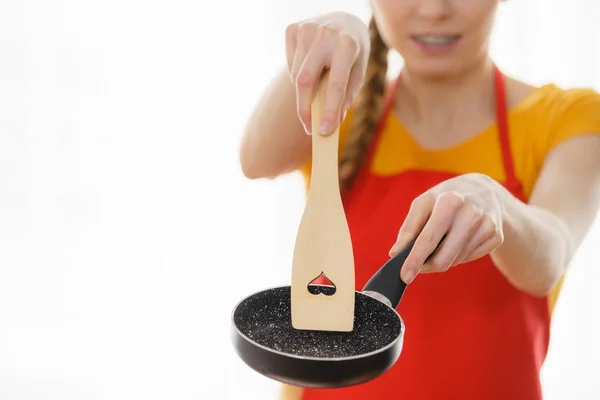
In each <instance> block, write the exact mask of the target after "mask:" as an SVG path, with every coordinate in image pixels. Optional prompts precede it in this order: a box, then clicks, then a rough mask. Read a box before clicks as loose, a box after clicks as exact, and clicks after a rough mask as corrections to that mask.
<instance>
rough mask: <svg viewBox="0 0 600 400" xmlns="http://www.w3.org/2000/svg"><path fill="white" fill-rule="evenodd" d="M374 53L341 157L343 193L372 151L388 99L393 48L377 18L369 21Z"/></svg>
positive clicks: (340, 172) (368, 65)
mask: <svg viewBox="0 0 600 400" xmlns="http://www.w3.org/2000/svg"><path fill="white" fill-rule="evenodd" d="M369 33H370V37H371V53H370V54H369V61H368V64H367V71H366V76H365V80H364V83H363V85H362V87H361V89H360V92H359V93H358V95H357V96H356V103H355V107H354V110H353V117H352V124H351V126H350V129H349V132H348V138H347V140H346V143H345V146H344V148H343V151H342V155H341V157H340V165H339V175H340V189H341V191H342V192H344V191H346V190H348V188H349V187H350V186H351V185H352V183H353V182H354V179H355V178H356V175H357V173H358V171H359V170H360V169H361V168H362V166H363V163H364V161H365V156H366V154H367V152H368V150H369V147H370V145H371V142H372V141H373V137H374V135H375V129H376V127H377V123H378V121H379V118H380V116H381V114H382V112H383V108H384V101H385V87H386V76H387V70H388V53H389V49H388V47H387V45H386V44H385V43H384V41H383V39H382V38H381V35H380V33H379V30H378V29H377V23H376V21H375V18H374V17H372V18H371V21H370V23H369Z"/></svg>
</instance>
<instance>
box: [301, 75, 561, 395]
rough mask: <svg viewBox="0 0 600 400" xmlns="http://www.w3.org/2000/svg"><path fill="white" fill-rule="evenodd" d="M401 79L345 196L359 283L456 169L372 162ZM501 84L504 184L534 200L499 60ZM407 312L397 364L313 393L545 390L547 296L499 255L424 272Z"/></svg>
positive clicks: (409, 293) (411, 289) (403, 311)
mask: <svg viewBox="0 0 600 400" xmlns="http://www.w3.org/2000/svg"><path fill="white" fill-rule="evenodd" d="M397 82H398V80H396V82H395V83H394V85H393V86H392V90H391V91H390V93H389V95H388V99H387V104H386V107H385V112H384V115H383V118H382V120H381V122H380V124H379V128H378V131H377V134H376V136H375V140H374V143H373V144H372V145H371V148H370V150H369V155H368V156H367V164H366V165H365V167H364V168H363V169H362V170H361V172H360V173H359V175H358V177H357V180H356V181H355V183H354V185H353V187H352V188H351V189H350V190H349V192H348V193H347V194H346V195H345V196H344V206H345V209H346V215H347V218H348V224H349V226H350V232H351V236H352V241H353V246H354V253H355V254H354V257H355V263H356V266H357V268H356V272H355V273H356V287H357V288H362V287H363V286H364V284H365V283H366V282H367V280H368V279H369V278H370V277H371V275H372V274H373V273H374V272H375V271H376V270H377V269H378V268H379V267H380V266H381V265H383V264H384V263H385V261H386V260H387V259H388V251H389V249H390V247H391V245H392V244H393V243H394V241H395V240H396V236H397V234H398V230H399V228H400V226H401V224H402V222H403V220H404V219H405V217H406V215H407V213H408V210H409V207H410V205H411V202H412V201H413V199H414V198H416V197H417V196H418V195H420V194H422V193H423V192H425V191H426V190H428V189H430V188H431V187H433V186H435V185H437V184H439V183H440V182H442V181H444V180H447V179H449V178H451V177H453V176H455V175H453V174H450V173H445V172H439V171H428V170H410V171H405V172H402V173H400V174H397V175H393V176H378V175H376V174H374V173H373V172H371V171H370V165H371V161H372V158H373V153H374V151H375V149H376V148H377V144H378V140H379V137H380V136H381V131H383V128H384V126H385V121H386V119H387V116H388V115H389V113H390V110H391V109H392V105H393V101H392V99H393V98H394V96H393V94H394V91H395V88H396V86H397ZM495 91H496V112H497V123H498V132H499V135H500V143H501V148H500V149H499V150H501V151H502V156H503V162H504V170H505V173H506V182H504V186H505V187H506V188H507V189H508V190H510V191H511V192H512V194H513V195H514V196H516V197H517V198H519V199H521V200H524V199H525V196H524V195H523V192H522V189H521V185H520V183H519V182H518V181H517V179H516V177H515V173H514V168H513V163H512V157H511V151H510V145H509V132H508V123H507V106H506V100H505V87H504V78H503V75H502V73H501V72H500V71H499V70H498V69H495ZM474 172H475V171H474ZM398 311H399V313H400V315H401V316H402V318H403V319H404V322H405V324H406V334H405V338H404V347H403V350H402V353H401V355H400V358H399V359H398V362H397V363H396V364H395V365H394V366H393V367H392V368H391V369H390V370H389V371H387V372H386V373H385V374H383V375H382V376H380V377H379V378H376V379H374V380H372V381H370V382H367V383H364V384H361V385H356V386H352V387H348V388H341V389H304V390H303V399H304V400H313V399H327V400H337V399H340V400H341V399H344V400H352V399H361V400H369V399H410V400H426V399H427V400H443V399H460V400H470V399H485V400H496V399H498V400H507V399H510V400H521V399H523V400H525V399H526V400H538V399H541V398H542V393H541V387H540V381H539V372H540V368H541V366H542V362H543V360H544V358H545V356H546V351H547V347H548V341H549V325H550V315H549V311H548V303H547V299H546V298H535V297H533V296H530V295H527V294H525V293H523V292H521V291H519V290H517V289H516V288H514V287H513V286H512V285H511V284H510V283H509V282H508V281H507V280H506V279H505V278H504V277H503V275H501V273H500V272H499V271H498V269H497V268H496V267H495V266H494V264H493V263H492V260H491V259H490V257H489V256H486V257H483V258H481V259H478V260H475V261H472V262H469V263H467V264H462V265H459V266H456V267H453V268H451V269H450V270H449V271H447V272H443V273H433V274H420V275H418V276H417V278H416V279H415V280H414V281H413V283H412V284H410V285H409V286H408V288H407V290H406V294H405V295H404V297H403V299H402V301H401V303H400V305H399V306H398Z"/></svg>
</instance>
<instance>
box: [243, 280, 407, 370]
mask: <svg viewBox="0 0 600 400" xmlns="http://www.w3.org/2000/svg"><path fill="white" fill-rule="evenodd" d="M233 319H234V323H235V325H236V327H237V328H238V330H239V331H240V332H241V333H242V334H243V335H245V336H246V337H247V338H249V339H250V340H252V341H254V342H255V343H257V344H260V345H262V346H264V347H267V348H269V349H272V350H276V351H279V352H282V353H286V354H290V355H296V356H303V357H316V358H343V357H352V356H358V355H362V354H366V353H370V352H374V351H377V350H379V349H382V348H383V347H385V346H387V345H389V344H390V343H392V342H393V341H394V340H395V339H396V338H398V336H399V335H400V333H401V329H402V324H401V321H400V318H399V317H398V315H397V314H396V313H395V312H394V311H393V310H392V309H391V308H389V307H388V306H386V305H385V304H383V303H381V302H379V301H377V300H375V299H373V298H371V297H369V296H367V295H364V294H361V293H356V294H355V312H354V330H353V331H351V332H324V331H305V330H297V329H294V327H292V324H291V313H290V287H289V286H284V287H279V288H275V289H269V290H265V291H263V292H259V293H256V294H254V295H252V296H250V297H248V298H246V299H245V300H244V301H242V302H241V303H240V304H239V305H238V306H237V308H236V310H235V311H234V315H233Z"/></svg>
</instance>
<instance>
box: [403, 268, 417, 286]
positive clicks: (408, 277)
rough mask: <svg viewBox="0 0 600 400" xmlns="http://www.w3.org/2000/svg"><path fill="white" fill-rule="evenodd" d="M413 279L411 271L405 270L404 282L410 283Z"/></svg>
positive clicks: (413, 275)
mask: <svg viewBox="0 0 600 400" xmlns="http://www.w3.org/2000/svg"><path fill="white" fill-rule="evenodd" d="M413 279H415V274H414V272H412V271H406V275H405V276H404V282H405V283H406V284H407V285H410V283H411V282H412V281H413Z"/></svg>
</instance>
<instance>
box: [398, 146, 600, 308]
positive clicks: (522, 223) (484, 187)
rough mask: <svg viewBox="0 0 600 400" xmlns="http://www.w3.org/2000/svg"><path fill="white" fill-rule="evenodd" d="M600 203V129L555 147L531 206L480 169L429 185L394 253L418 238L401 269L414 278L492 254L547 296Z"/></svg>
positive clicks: (521, 284) (513, 277)
mask: <svg viewBox="0 0 600 400" xmlns="http://www.w3.org/2000/svg"><path fill="white" fill-rule="evenodd" d="M599 206H600V135H578V136H577V137H576V138H572V139H569V140H566V141H565V142H564V143H562V144H560V145H558V146H556V148H555V149H554V150H553V151H552V152H550V154H549V155H548V157H547V158H546V161H545V163H544V166H543V168H542V171H541V173H540V176H539V177H538V181H537V183H536V187H535V188H534V192H533V193H532V196H531V198H530V200H529V203H528V204H525V203H523V202H522V201H521V200H519V199H517V198H516V197H514V196H513V195H512V194H511V193H510V192H509V191H508V190H507V189H506V188H505V187H504V186H502V185H501V184H500V183H498V182H497V181H495V180H493V179H492V178H490V177H488V176H485V175H482V174H476V173H475V174H464V175H460V176H457V177H455V178H451V179H448V180H446V181H444V182H442V183H440V184H438V185H436V186H434V187H433V188H431V189H429V190H428V191H426V192H425V193H423V194H422V195H421V196H419V197H418V198H416V199H415V200H414V201H413V204H412V206H411V209H410V211H409V213H408V215H407V217H406V219H405V220H404V223H403V224H402V226H401V227H400V231H399V233H398V238H397V240H396V243H395V244H394V246H392V249H391V250H390V255H391V256H393V255H394V254H395V253H397V252H398V251H399V250H400V249H402V248H403V247H404V246H405V245H406V244H408V243H409V242H410V241H412V240H413V239H415V238H416V241H415V244H414V246H413V248H412V250H411V252H410V254H409V256H408V257H407V258H406V261H405V262H404V266H403V267H402V272H401V277H402V279H403V280H404V281H405V282H407V283H410V282H411V281H412V280H413V279H414V278H415V276H416V275H417V274H418V273H423V272H443V271H446V270H448V268H450V267H453V266H455V265H458V264H462V263H465V262H468V261H472V260H475V259H478V258H480V257H483V256H485V255H486V254H490V255H491V257H492V260H493V261H494V263H495V265H496V266H497V268H498V269H499V270H500V271H501V272H502V273H503V274H504V275H505V276H506V278H507V279H508V280H509V281H510V282H511V283H512V284H513V285H514V286H515V287H517V288H519V289H521V290H523V291H525V292H527V293H530V294H532V295H534V296H545V295H547V294H548V293H549V292H550V291H551V290H552V289H553V288H554V286H555V285H556V284H557V283H558V282H559V280H560V278H561V277H562V276H563V274H564V273H565V271H566V270H567V268H568V265H569V263H570V262H571V259H572V257H573V254H574V253H575V251H576V250H577V248H578V246H579V245H580V243H581V241H582V240H583V238H584V236H585V235H586V233H587V232H588V230H589V228H590V226H591V224H592V222H593V220H594V217H595V216H596V213H597V212H598V207H599ZM444 236H445V239H443V242H442V243H441V244H440V241H442V238H443V237H444ZM438 244H439V247H438ZM436 248H437V250H436ZM434 250H435V253H434V254H433V256H432V257H431V258H429V259H428V257H429V256H430V255H431V254H432V253H433V252H434ZM459 268H460V267H459Z"/></svg>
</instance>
